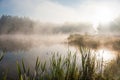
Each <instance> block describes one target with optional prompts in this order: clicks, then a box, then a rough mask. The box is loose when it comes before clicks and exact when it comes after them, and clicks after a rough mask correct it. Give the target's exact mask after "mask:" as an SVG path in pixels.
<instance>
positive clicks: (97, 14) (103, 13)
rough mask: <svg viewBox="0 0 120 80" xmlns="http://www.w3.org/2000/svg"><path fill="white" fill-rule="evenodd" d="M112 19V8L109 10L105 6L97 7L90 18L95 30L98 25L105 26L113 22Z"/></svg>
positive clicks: (113, 16) (113, 15)
mask: <svg viewBox="0 0 120 80" xmlns="http://www.w3.org/2000/svg"><path fill="white" fill-rule="evenodd" d="M114 18H115V14H114V11H113V10H112V8H109V7H107V6H103V7H102V6H100V7H97V8H96V9H95V11H94V15H93V17H92V24H93V27H94V28H95V29H96V30H97V27H98V25H99V24H107V23H109V22H111V21H113V20H114Z"/></svg>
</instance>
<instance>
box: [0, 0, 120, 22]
mask: <svg viewBox="0 0 120 80" xmlns="http://www.w3.org/2000/svg"><path fill="white" fill-rule="evenodd" d="M119 8H120V0H0V15H2V14H8V15H14V16H28V17H30V18H32V19H35V20H40V21H43V22H57V23H64V22H81V21H83V22H94V24H95V21H101V19H104V18H106V19H105V21H109V20H111V19H113V18H115V17H117V16H119V13H120V9H119ZM96 23H97V22H96Z"/></svg>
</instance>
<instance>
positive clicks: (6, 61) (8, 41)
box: [0, 35, 115, 77]
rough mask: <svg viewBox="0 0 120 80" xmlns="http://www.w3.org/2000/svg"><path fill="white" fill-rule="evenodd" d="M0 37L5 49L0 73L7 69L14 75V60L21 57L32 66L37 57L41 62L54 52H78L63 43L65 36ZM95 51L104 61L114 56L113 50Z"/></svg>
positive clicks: (18, 59) (64, 53)
mask: <svg viewBox="0 0 120 80" xmlns="http://www.w3.org/2000/svg"><path fill="white" fill-rule="evenodd" d="M39 37H40V38H39ZM56 37H57V38H56ZM0 38H1V42H3V44H0V46H2V47H1V50H2V49H3V50H4V49H5V50H7V52H6V53H5V57H4V58H3V60H2V61H1V62H0V75H3V74H4V72H6V71H8V74H9V76H11V75H12V76H13V77H14V76H16V62H17V61H18V62H19V63H20V62H21V60H22V59H23V60H24V62H25V64H26V65H27V66H30V67H31V68H34V65H35V61H36V58H37V57H39V58H40V61H41V62H44V61H48V60H49V59H50V58H51V54H52V53H54V52H56V53H57V52H58V53H59V54H61V55H67V53H68V49H69V50H70V51H71V52H72V53H79V50H78V49H77V48H75V47H73V46H68V44H65V43H64V41H66V37H59V36H51V37H50V36H44V37H42V38H41V36H36V35H35V36H34V38H33V37H32V36H29V37H27V38H26V36H24V37H23V36H22V35H20V36H17V37H16V36H11V37H10V36H2V37H0ZM2 39H3V40H2ZM21 42H22V43H21ZM32 42H33V43H32ZM4 45H6V46H4ZM19 45H20V46H19ZM25 48H26V49H25ZM96 52H97V53H98V54H97V58H98V59H100V58H101V57H103V59H104V61H105V62H106V61H110V60H112V59H114V58H115V54H114V52H112V51H110V50H107V49H99V50H98V51H96ZM103 53H104V54H103Z"/></svg>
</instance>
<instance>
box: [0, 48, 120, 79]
mask: <svg viewBox="0 0 120 80" xmlns="http://www.w3.org/2000/svg"><path fill="white" fill-rule="evenodd" d="M79 55H80V57H78V56H77V53H76V54H74V55H72V53H71V52H70V51H68V55H67V56H64V57H63V56H61V55H59V54H57V53H54V54H53V55H52V57H51V58H50V59H49V64H50V65H48V64H47V63H46V62H41V61H40V60H39V57H38V58H37V59H36V63H35V66H34V71H32V70H31V69H30V68H29V66H27V65H26V63H24V60H22V61H21V63H18V62H17V63H16V64H17V71H18V72H17V73H18V77H17V80H120V77H119V75H117V78H116V76H115V75H114V70H112V69H115V68H116V66H118V67H120V57H118V58H117V59H116V60H114V61H112V62H111V63H109V64H108V65H107V66H105V67H104V69H103V61H102V60H101V61H98V60H97V59H96V54H95V53H94V52H93V51H91V50H90V49H88V48H84V47H80V54H79ZM78 58H80V60H79V59H78ZM0 59H1V60H2V59H3V57H1V58H0ZM77 64H80V66H78V65H77ZM115 64H116V66H114V65H115ZM114 67H115V68H114ZM117 70H120V68H118V69H117ZM117 74H120V73H119V71H118V73H117ZM112 75H113V76H112ZM4 80H7V79H6V78H5V79H4ZM8 80H9V79H8Z"/></svg>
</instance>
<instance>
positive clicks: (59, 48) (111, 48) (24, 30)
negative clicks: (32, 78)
mask: <svg viewBox="0 0 120 80" xmlns="http://www.w3.org/2000/svg"><path fill="white" fill-rule="evenodd" d="M118 22H119V20H118V19H117V20H116V23H118ZM115 25H116V24H115V23H110V24H109V25H103V24H101V25H97V26H98V27H97V28H96V29H94V27H93V25H91V24H89V23H64V24H52V23H41V22H34V21H32V20H30V19H29V18H19V17H12V16H2V17H1V19H0V50H1V51H4V52H6V53H5V57H4V59H3V60H2V62H1V64H0V67H1V69H0V72H2V73H0V75H3V74H4V72H5V70H7V69H8V70H9V74H10V75H12V76H13V75H16V74H15V72H16V68H13V67H15V66H16V61H18V62H21V60H22V59H24V61H25V63H26V64H27V65H29V66H30V67H31V68H33V67H34V66H33V65H34V64H35V61H36V58H37V57H39V58H40V60H41V61H42V62H44V61H48V60H49V58H50V57H51V56H52V53H54V52H55V53H59V54H61V55H67V52H68V51H69V50H70V51H71V52H72V53H73V54H74V53H75V52H76V53H79V47H80V46H84V47H87V48H90V49H92V50H96V52H97V53H99V56H103V57H104V59H106V57H105V56H109V57H108V59H107V60H111V59H113V58H114V55H113V54H116V53H118V52H119V51H120V36H119V35H118V34H119V29H120V28H119V24H117V26H115ZM114 26H115V27H114ZM113 27H114V29H113ZM96 31H97V34H96V33H95V32H96ZM106 48H107V50H106ZM109 54H110V55H109ZM107 60H106V61H107ZM13 72H14V73H13Z"/></svg>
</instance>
